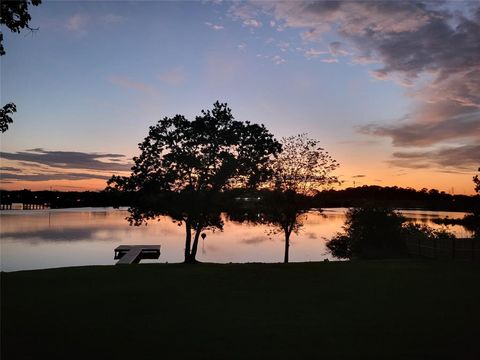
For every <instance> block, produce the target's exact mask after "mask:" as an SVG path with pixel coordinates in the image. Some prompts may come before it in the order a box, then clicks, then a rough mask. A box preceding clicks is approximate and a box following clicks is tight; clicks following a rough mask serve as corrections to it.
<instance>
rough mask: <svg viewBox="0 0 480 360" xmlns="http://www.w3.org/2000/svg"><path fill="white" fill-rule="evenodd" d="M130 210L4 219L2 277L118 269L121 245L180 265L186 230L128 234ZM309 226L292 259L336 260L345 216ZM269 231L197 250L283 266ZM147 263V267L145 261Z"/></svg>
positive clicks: (230, 230)
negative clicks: (330, 242) (333, 241)
mask: <svg viewBox="0 0 480 360" xmlns="http://www.w3.org/2000/svg"><path fill="white" fill-rule="evenodd" d="M402 213H403V214H404V215H405V216H406V217H407V218H409V219H412V220H413V221H416V222H421V223H425V224H428V225H431V226H434V227H438V226H436V225H435V224H434V223H432V219H434V218H438V217H446V216H448V217H450V218H461V217H463V216H464V215H465V214H464V213H458V212H455V213H451V212H436V211H423V210H421V211H420V210H418V211H414V210H408V211H402ZM127 215H128V212H127V211H126V209H111V208H83V209H60V210H33V211H2V212H0V239H1V266H0V268H1V270H3V271H15V270H26V269H41V268H51V267H62V266H76V265H93V264H95V265H109V264H114V263H115V261H114V260H113V249H114V248H115V247H117V246H118V245H121V244H129V245H134V244H141V245H146V244H159V245H161V255H160V258H159V259H158V260H150V261H149V262H181V261H183V248H184V236H185V230H184V227H183V226H181V227H179V226H178V225H176V224H174V223H172V222H171V221H170V220H169V218H166V217H165V218H161V219H160V221H159V222H157V221H154V222H151V223H149V224H148V226H140V227H135V226H129V225H128V222H127V221H126V220H125V217H126V216H127ZM302 219H303V223H304V226H303V228H302V229H301V230H300V232H299V234H298V235H295V234H294V235H292V239H291V242H292V244H291V248H290V259H291V261H292V262H294V261H319V260H323V259H326V258H331V257H330V256H329V255H328V254H327V251H326V248H325V241H326V240H325V238H330V237H331V236H333V235H334V234H335V233H336V232H338V231H340V230H341V227H342V225H343V223H344V220H345V209H326V210H324V212H323V214H322V215H321V214H320V213H318V212H316V211H311V212H309V213H308V214H306V215H305V216H304V217H303V218H302ZM449 229H450V230H451V231H453V232H454V233H455V234H456V235H457V236H459V237H469V236H470V235H471V234H470V233H469V232H468V231H466V230H464V229H463V227H460V226H454V227H449ZM269 230H271V228H270V227H268V226H262V225H257V226H253V225H247V224H238V223H233V222H227V221H226V222H225V226H224V229H223V231H222V232H220V231H217V232H215V233H211V232H208V233H207V237H206V239H205V240H204V241H202V242H201V243H200V246H199V251H198V256H197V258H198V260H200V261H204V262H220V263H228V262H280V261H282V260H283V250H284V248H283V246H284V243H283V239H282V237H281V235H280V234H279V235H273V236H272V235H270V231H269ZM143 262H146V261H143Z"/></svg>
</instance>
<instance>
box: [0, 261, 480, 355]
mask: <svg viewBox="0 0 480 360" xmlns="http://www.w3.org/2000/svg"><path fill="white" fill-rule="evenodd" d="M1 338H2V344H1V345H2V346H1V352H2V357H1V358H2V359H3V360H10V359H52V358H63V359H72V358H83V359H96V358H104V359H105V358H108V359H109V358H117V359H118V358H120V359H149V358H156V359H185V358H188V359H190V358H195V359H235V358H242V359H262V358H271V359H312V358H313V359H315V358H319V359H320V358H323V359H386V360H387V359H388V360H390V359H422V360H423V359H472V360H473V359H480V340H479V339H480V266H479V265H475V264H469V263H452V262H441V261H422V260H389V261H358V262H330V263H299V264H289V265H287V266H285V265H282V264H231V265H230V264H229V265H220V264H199V265H183V264H168V265H163V264H162V265H156V264H144V265H126V266H89V267H77V268H63V269H51V270H37V271H22V272H14V273H2V275H1Z"/></svg>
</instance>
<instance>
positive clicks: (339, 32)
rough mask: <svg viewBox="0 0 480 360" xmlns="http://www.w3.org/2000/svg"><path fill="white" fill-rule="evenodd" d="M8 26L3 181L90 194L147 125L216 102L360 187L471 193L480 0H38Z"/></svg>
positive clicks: (479, 101)
mask: <svg viewBox="0 0 480 360" xmlns="http://www.w3.org/2000/svg"><path fill="white" fill-rule="evenodd" d="M30 12H31V15H32V21H31V23H30V26H31V27H33V28H36V27H38V28H39V30H38V31H35V32H34V33H29V32H28V31H27V32H22V33H21V34H13V33H10V32H9V31H8V29H2V32H3V33H4V46H5V50H6V55H5V56H2V57H1V58H0V61H1V104H0V106H3V105H4V104H5V103H7V102H10V101H13V102H15V103H16V105H17V109H18V112H17V113H16V114H15V115H14V123H13V124H12V125H11V127H10V129H9V130H8V131H7V132H5V133H4V134H2V135H0V136H1V139H0V140H1V173H2V175H1V182H0V187H1V188H2V189H23V188H28V189H32V190H39V189H50V188H51V189H55V190H64V191H67V190H92V189H93V190H99V189H103V188H104V187H105V180H106V179H107V178H109V177H110V176H111V175H112V174H114V173H116V174H119V173H122V174H126V173H125V171H128V169H129V167H130V165H129V162H130V159H131V157H132V156H135V155H137V154H138V149H137V144H138V142H140V141H141V140H142V139H143V137H145V136H146V134H147V130H148V126H150V125H153V124H154V123H155V122H156V121H157V120H159V119H161V118H163V117H165V116H173V115H175V114H183V115H185V116H187V117H188V118H193V117H194V116H195V115H197V114H199V113H200V110H201V109H206V108H211V107H212V104H213V103H214V102H215V101H216V100H219V101H220V102H227V103H228V104H229V105H230V107H231V108H232V110H233V113H234V115H235V117H236V119H238V120H250V121H252V122H258V123H264V124H265V125H266V126H267V128H268V129H269V130H270V131H271V132H272V133H273V134H275V135H276V136H277V137H278V138H281V137H283V136H289V135H294V134H298V133H304V132H306V133H309V135H310V136H311V137H314V138H317V139H319V140H320V141H321V144H322V145H323V146H324V147H325V149H326V150H328V151H329V152H330V154H331V155H332V156H333V157H334V158H335V159H337V160H338V161H339V162H340V164H341V167H340V168H339V169H338V170H337V174H338V175H339V176H340V177H341V180H343V181H344V184H343V187H349V186H353V185H354V182H355V185H356V186H361V185H365V184H370V185H381V186H393V185H397V186H402V187H407V186H409V187H414V188H417V189H421V188H423V187H426V188H438V189H440V190H444V191H447V192H452V191H453V192H455V193H464V194H473V183H472V176H473V175H474V174H475V173H476V170H477V168H478V167H479V166H480V5H479V3H478V2H476V1H471V2H461V1H455V2H443V3H441V2H426V3H423V4H422V3H421V2H415V3H411V2H405V1H402V2H400V1H399V2H393V1H388V2H379V1H377V2H367V1H362V2H349V1H343V2H313V1H306V2H304V1H295V2H291V1H290V2H264V1H262V2H260V1H251V2H221V1H202V2H200V1H198V2H155V1H148V2H147V1H139V2H127V1H89V2H76V1H55V2H54V1H44V3H43V4H42V5H40V6H38V7H32V8H31V11H30Z"/></svg>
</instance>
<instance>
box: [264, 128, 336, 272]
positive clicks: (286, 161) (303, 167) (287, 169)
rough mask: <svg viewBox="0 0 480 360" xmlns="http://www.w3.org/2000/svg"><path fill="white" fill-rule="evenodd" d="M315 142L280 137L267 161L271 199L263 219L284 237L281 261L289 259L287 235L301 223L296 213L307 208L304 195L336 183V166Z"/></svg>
mask: <svg viewBox="0 0 480 360" xmlns="http://www.w3.org/2000/svg"><path fill="white" fill-rule="evenodd" d="M319 143H320V142H319V141H318V140H315V139H311V138H309V137H308V136H307V134H299V135H295V136H290V137H287V138H283V139H282V140H281V144H282V152H281V153H280V155H278V156H277V157H276V158H275V159H273V160H272V161H271V163H270V171H271V173H272V180H271V181H270V183H269V187H270V188H271V189H273V190H275V194H276V196H275V198H274V199H273V200H271V201H269V204H270V205H273V206H271V207H270V209H269V211H268V212H267V213H268V216H267V218H268V219H269V220H270V223H271V224H272V225H273V226H274V227H275V228H277V229H278V232H279V233H280V232H283V234H284V237H285V252H284V262H285V263H288V261H289V249H290V236H291V234H292V233H298V230H299V229H300V228H301V226H302V224H301V222H300V221H299V216H300V215H301V214H302V213H304V212H305V211H306V209H307V207H306V206H305V204H304V203H303V201H302V200H303V196H304V195H312V194H314V193H316V192H318V191H319V190H320V189H322V188H325V187H327V188H329V187H331V186H332V185H334V184H337V183H338V178H337V177H336V176H335V175H333V174H332V172H333V171H334V170H335V169H336V168H337V167H338V166H339V164H338V163H337V161H336V160H334V159H333V158H332V157H331V156H330V155H329V153H328V152H327V151H325V149H323V148H322V147H320V145H319Z"/></svg>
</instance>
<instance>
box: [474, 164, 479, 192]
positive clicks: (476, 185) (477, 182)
mask: <svg viewBox="0 0 480 360" xmlns="http://www.w3.org/2000/svg"><path fill="white" fill-rule="evenodd" d="M478 171H480V168H478ZM473 183H474V184H475V191H476V192H477V193H479V194H480V178H479V177H478V175H475V176H474V177H473Z"/></svg>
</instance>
